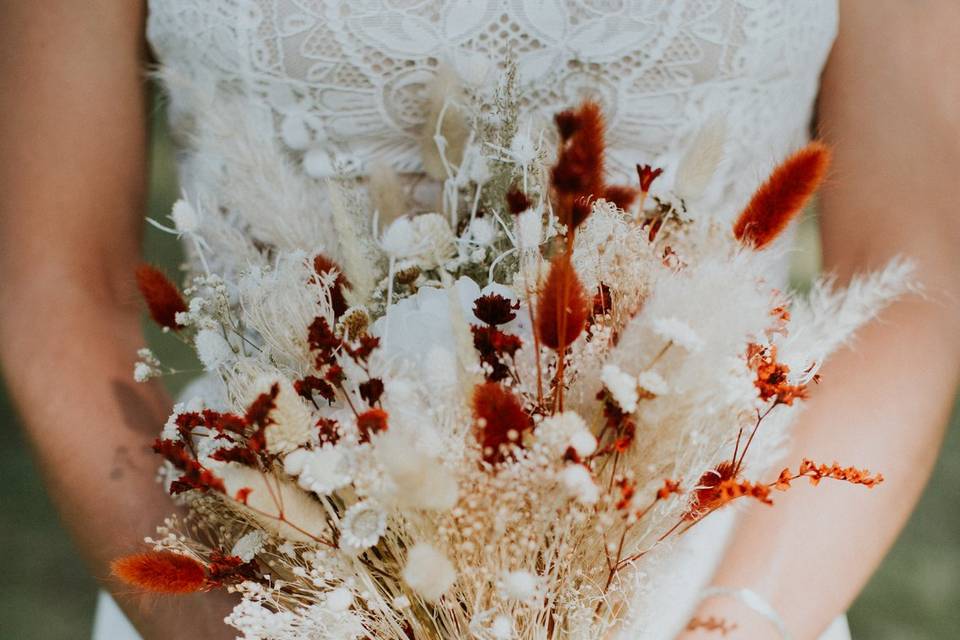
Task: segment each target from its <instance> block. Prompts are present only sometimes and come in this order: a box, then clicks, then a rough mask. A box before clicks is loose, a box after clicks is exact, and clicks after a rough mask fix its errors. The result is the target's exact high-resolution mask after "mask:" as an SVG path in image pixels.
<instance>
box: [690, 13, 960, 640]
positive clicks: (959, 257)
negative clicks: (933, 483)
mask: <svg viewBox="0 0 960 640" xmlns="http://www.w3.org/2000/svg"><path fill="white" fill-rule="evenodd" d="M958 40H960V5H958V4H957V3H956V2H952V1H950V0H925V1H922V2H902V1H901V0H872V1H871V2H862V1H860V0H842V1H841V17H840V36H839V39H838V41H837V43H836V46H835V48H834V50H833V53H832V54H831V57H830V60H829V62H828V65H827V69H826V72H825V77H824V79H823V88H822V94H821V100H820V125H821V127H820V128H821V133H822V136H823V138H824V139H825V140H826V141H827V142H828V143H829V144H830V145H831V146H832V147H833V149H834V167H833V170H832V176H831V178H830V180H829V181H828V184H827V185H826V187H825V188H824V190H823V195H822V202H821V205H822V207H821V211H822V215H821V224H822V235H823V257H824V267H825V269H826V270H828V271H832V272H834V273H836V274H837V275H838V276H839V277H840V278H841V279H846V278H849V276H851V275H852V274H853V273H855V272H857V271H863V270H866V269H870V268H876V267H878V266H880V265H882V264H883V262H884V261H886V260H888V259H889V258H891V257H892V256H894V255H898V254H899V255H904V256H908V257H910V258H911V259H913V260H914V261H915V262H916V264H917V265H918V267H919V271H918V274H917V277H918V279H919V280H920V281H921V283H922V284H923V286H924V287H925V290H926V296H925V298H924V299H920V298H918V297H914V298H911V299H909V300H904V301H902V302H900V303H897V304H896V305H894V307H892V308H891V309H889V310H888V312H886V313H884V314H883V315H882V316H881V318H880V321H879V322H876V323H874V324H873V325H871V326H869V327H867V328H866V329H865V330H864V331H863V332H862V333H861V335H860V337H859V338H858V340H857V342H856V344H855V345H854V349H853V350H847V351H844V352H842V353H839V354H837V356H836V357H834V358H833V359H831V360H830V362H829V363H828V364H827V365H826V366H825V367H824V369H823V372H822V374H823V384H822V385H821V386H820V387H818V388H817V389H815V391H814V395H813V397H812V398H811V400H810V402H809V406H808V408H807V410H806V411H805V413H804V414H803V416H802V418H801V420H800V422H799V423H798V425H797V431H796V440H795V442H794V443H793V444H792V448H791V452H790V454H789V456H790V458H791V460H799V458H801V457H804V456H805V457H810V458H813V459H816V460H820V461H823V462H828V463H829V462H831V461H833V460H839V461H841V462H842V463H844V464H852V465H856V466H858V467H860V466H865V467H869V468H870V469H872V470H874V471H880V472H882V473H883V474H884V476H886V479H887V481H886V482H885V483H884V484H882V485H880V487H878V488H876V489H874V490H873V491H870V492H865V491H864V490H863V489H862V488H861V487H853V486H846V485H843V484H840V483H837V484H829V483H824V484H821V485H820V486H819V487H816V488H813V487H809V486H806V485H803V486H801V484H797V486H796V487H795V488H794V489H792V490H791V491H789V492H788V493H786V494H782V495H779V496H775V502H776V503H777V504H776V506H774V507H773V508H772V509H769V508H764V507H763V506H762V505H757V506H751V508H750V511H749V513H747V514H745V515H746V517H745V521H744V522H743V524H742V526H741V527H740V530H739V532H738V534H737V536H736V538H735V541H734V542H733V545H732V547H731V549H730V551H729V553H728V555H727V556H726V558H725V560H724V562H723V563H722V566H721V568H720V570H719V572H718V574H717V575H716V577H715V580H714V584H717V585H722V586H727V587H737V588H740V587H747V588H750V589H752V590H753V591H755V592H757V593H758V594H760V595H761V596H763V597H764V598H765V599H766V600H767V601H768V602H769V603H770V604H772V605H773V607H774V608H775V609H776V610H777V611H778V612H779V613H780V615H781V616H782V617H783V619H784V621H785V623H786V626H787V628H788V630H789V631H790V632H791V633H792V634H793V635H794V637H795V638H798V639H800V640H806V639H812V638H816V637H817V636H818V635H819V634H820V633H821V632H823V631H824V630H825V628H826V627H827V626H828V625H829V623H830V621H831V620H833V618H834V617H836V616H837V615H839V614H840V613H842V612H843V611H845V610H846V609H847V608H848V607H849V606H850V604H851V603H852V602H853V600H854V598H856V596H857V594H858V593H859V592H860V590H861V589H862V588H863V586H864V584H865V583H866V581H867V580H868V579H869V578H870V575H871V574H872V573H873V572H874V570H875V569H876V567H877V565H878V564H879V563H880V561H881V560H882V559H883V556H884V554H885V553H886V552H887V550H888V548H889V547H890V545H891V544H892V543H893V541H894V539H895V538H896V536H897V534H898V532H899V531H900V529H901V528H902V527H903V525H904V523H905V522H906V520H907V518H908V517H909V515H910V512H911V511H912V509H913V507H914V505H915V503H916V501H917V499H918V497H919V495H920V493H921V491H922V490H923V486H924V484H925V483H926V481H927V478H928V476H929V474H930V471H931V469H932V467H933V464H934V461H935V459H936V456H937V451H938V448H939V444H940V440H941V437H942V435H943V429H944V426H945V425H946V423H947V420H948V417H949V412H950V408H951V406H952V404H953V400H954V394H955V393H956V389H957V383H958V376H960V48H957V47H956V46H955V44H956V42H957V41H958ZM711 615H713V616H721V617H726V618H727V619H729V620H731V621H732V622H735V623H736V624H738V625H739V627H740V628H739V629H738V631H737V632H735V633H733V634H730V635H729V636H728V637H729V638H733V637H736V638H746V639H750V640H761V639H763V638H776V637H778V635H777V634H776V633H775V632H774V631H773V627H772V626H770V625H769V624H767V623H766V622H765V621H764V620H763V618H761V617H760V616H758V614H756V613H755V612H753V611H751V610H749V609H746V608H745V607H744V606H743V605H741V604H739V603H737V602H734V601H730V600H724V599H720V598H717V599H713V600H710V601H708V602H706V603H704V605H703V607H702V609H701V611H700V612H698V614H697V616H698V617H700V618H706V617H709V616H711ZM684 637H685V638H690V639H691V640H693V639H694V638H705V637H708V634H707V633H706V632H704V631H698V632H693V633H689V634H687V635H686V636H684Z"/></svg>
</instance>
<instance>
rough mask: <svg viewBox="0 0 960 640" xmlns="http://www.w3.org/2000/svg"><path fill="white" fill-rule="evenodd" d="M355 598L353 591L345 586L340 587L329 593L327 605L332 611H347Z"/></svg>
mask: <svg viewBox="0 0 960 640" xmlns="http://www.w3.org/2000/svg"><path fill="white" fill-rule="evenodd" d="M353 600H354V598H353V593H351V591H350V589H347V588H345V587H338V588H337V589H334V590H333V591H331V592H330V593H328V594H327V606H328V607H329V608H330V610H331V611H346V610H347V609H349V608H350V605H352V604H353Z"/></svg>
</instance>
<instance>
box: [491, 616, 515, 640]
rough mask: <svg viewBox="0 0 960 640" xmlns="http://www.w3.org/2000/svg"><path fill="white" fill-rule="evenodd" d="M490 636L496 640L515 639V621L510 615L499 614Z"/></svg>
mask: <svg viewBox="0 0 960 640" xmlns="http://www.w3.org/2000/svg"><path fill="white" fill-rule="evenodd" d="M490 635H491V637H493V638H494V640H510V639H511V638H513V619H512V618H511V617H510V616H508V615H504V614H502V613H501V614H499V615H498V616H497V617H496V618H494V619H493V623H492V624H491V625H490Z"/></svg>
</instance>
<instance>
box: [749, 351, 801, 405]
mask: <svg viewBox="0 0 960 640" xmlns="http://www.w3.org/2000/svg"><path fill="white" fill-rule="evenodd" d="M747 364H748V365H749V366H750V368H751V369H753V370H754V371H756V372H757V377H756V379H755V380H754V381H753V384H754V386H756V387H757V390H758V391H759V392H760V399H761V400H764V401H769V400H771V399H773V400H774V401H775V402H776V403H777V404H785V405H788V406H790V405H793V401H794V400H797V399H803V398H806V397H807V386H806V385H804V384H796V385H794V384H790V383H789V378H788V375H789V373H790V367H788V366H787V365H785V364H782V363H780V362H777V348H776V347H775V346H772V345H771V346H769V347H764V346H762V345H759V344H754V343H751V344H750V345H748V346H747Z"/></svg>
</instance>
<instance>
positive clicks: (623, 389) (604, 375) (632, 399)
mask: <svg viewBox="0 0 960 640" xmlns="http://www.w3.org/2000/svg"><path fill="white" fill-rule="evenodd" d="M600 380H601V382H603V386H604V387H606V388H607V391H609V392H610V395H611V396H613V400H614V402H616V403H617V405H618V406H619V407H620V409H621V410H623V412H624V413H633V412H634V411H636V410H637V402H638V401H639V400H640V394H639V392H638V391H637V379H636V378H634V377H633V376H632V375H630V374H629V373H626V372H625V371H623V370H622V369H620V367H618V366H617V365H615V364H605V365H603V370H602V371H601V373H600Z"/></svg>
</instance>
